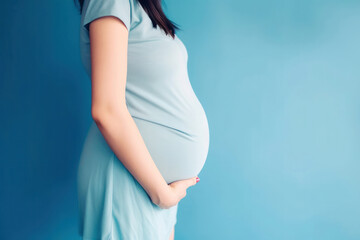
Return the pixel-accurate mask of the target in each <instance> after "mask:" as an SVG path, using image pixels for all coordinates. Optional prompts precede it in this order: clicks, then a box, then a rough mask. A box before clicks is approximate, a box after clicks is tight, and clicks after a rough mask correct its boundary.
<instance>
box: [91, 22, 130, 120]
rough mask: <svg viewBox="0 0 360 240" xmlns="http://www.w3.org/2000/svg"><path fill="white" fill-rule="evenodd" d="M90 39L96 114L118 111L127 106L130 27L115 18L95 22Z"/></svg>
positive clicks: (93, 109) (93, 106)
mask: <svg viewBox="0 0 360 240" xmlns="http://www.w3.org/2000/svg"><path fill="white" fill-rule="evenodd" d="M89 36H90V54H91V98H92V112H93V113H94V112H96V111H97V110H98V111H99V110H101V111H103V110H106V111H107V110H109V111H118V110H119V109H120V108H122V107H124V106H126V102H125V101H126V100H125V89H126V76H127V46H128V31H127V28H126V26H125V25H124V24H123V23H122V22H121V21H120V20H119V19H117V18H115V17H113V16H108V17H102V18H98V19H96V20H95V21H93V22H91V24H90V26H89ZM93 115H95V114H93Z"/></svg>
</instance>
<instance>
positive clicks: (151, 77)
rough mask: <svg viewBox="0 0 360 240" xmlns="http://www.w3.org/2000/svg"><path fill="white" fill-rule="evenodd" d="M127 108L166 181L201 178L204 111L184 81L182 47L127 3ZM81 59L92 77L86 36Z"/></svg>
mask: <svg viewBox="0 0 360 240" xmlns="http://www.w3.org/2000/svg"><path fill="white" fill-rule="evenodd" d="M131 3H132V4H133V6H132V19H131V28H130V31H129V38H128V58H127V59H128V66H127V67H128V69H127V80H126V104H127V106H128V110H129V112H130V114H131V116H132V117H133V119H134V121H135V122H136V124H137V126H138V128H139V131H140V133H141V135H142V137H143V139H144V141H145V143H146V146H147V148H148V150H149V152H150V154H151V156H152V158H153V160H154V162H155V163H156V165H157V166H158V168H159V170H160V172H161V173H162V175H163V176H164V178H165V180H166V181H167V182H168V183H169V182H172V181H175V180H180V179H185V178H190V177H193V176H196V175H198V174H199V173H200V171H201V169H202V168H203V165H204V163H205V161H206V158H207V154H208V148H209V126H208V121H207V118H206V114H205V111H204V109H203V107H202V105H201V103H200V102H199V100H198V98H197V97H196V95H195V93H194V91H193V88H192V86H191V83H190V81H189V77H188V71H187V61H188V53H187V50H186V47H185V45H184V44H183V42H182V41H181V40H180V39H179V38H178V37H177V36H176V37H175V39H173V38H172V37H171V36H170V35H165V33H164V32H163V31H162V30H161V29H160V28H159V27H157V28H153V27H152V23H151V20H150V18H149V17H148V15H147V14H146V12H145V11H144V9H143V8H142V7H141V5H140V4H139V3H138V2H137V1H135V0H134V1H131ZM80 47H81V53H82V55H81V56H82V60H83V64H84V66H85V69H86V71H87V73H88V75H89V76H91V66H90V45H89V40H88V32H87V30H86V29H82V31H81V46H80Z"/></svg>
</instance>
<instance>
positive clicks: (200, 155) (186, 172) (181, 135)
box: [133, 116, 209, 183]
mask: <svg viewBox="0 0 360 240" xmlns="http://www.w3.org/2000/svg"><path fill="white" fill-rule="evenodd" d="M133 119H134V121H135V123H136V125H137V127H138V129H139V131H140V133H141V135H142V137H143V139H144V142H145V144H146V147H147V148H148V150H149V152H150V155H151V157H152V159H153V161H154V162H155V164H156V166H157V167H158V169H159V171H160V172H161V174H162V176H163V177H164V179H165V181H166V182H167V183H171V182H173V181H177V180H181V179H187V178H191V177H195V176H197V175H198V174H199V173H200V171H201V170H202V168H203V166H204V164H205V161H206V158H207V154H208V148H209V132H208V127H207V126H208V125H207V121H206V120H205V119H204V121H203V122H202V123H201V126H199V131H198V132H197V133H196V135H195V134H189V133H186V132H183V131H180V130H178V129H174V128H171V127H168V126H164V125H161V124H157V123H154V122H151V121H147V120H144V119H141V118H137V117H134V116H133ZM197 124H199V123H197Z"/></svg>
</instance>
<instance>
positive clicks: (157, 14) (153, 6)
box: [74, 0, 180, 38]
mask: <svg viewBox="0 0 360 240" xmlns="http://www.w3.org/2000/svg"><path fill="white" fill-rule="evenodd" d="M74 1H75V2H78V3H79V5H80V14H81V13H82V10H83V5H84V0H74ZM97 1H101V0H97ZM135 1H138V2H139V3H140V4H141V6H142V7H143V9H144V10H145V12H146V13H147V14H148V16H149V17H150V19H151V22H152V24H153V27H154V28H156V26H157V25H158V26H159V27H160V28H161V29H163V30H164V32H165V33H166V34H170V35H171V36H172V37H173V38H175V29H178V30H180V29H179V27H178V26H176V25H177V24H175V23H174V22H172V21H171V20H169V19H168V18H167V17H166V16H165V13H164V12H163V10H162V6H161V0H135Z"/></svg>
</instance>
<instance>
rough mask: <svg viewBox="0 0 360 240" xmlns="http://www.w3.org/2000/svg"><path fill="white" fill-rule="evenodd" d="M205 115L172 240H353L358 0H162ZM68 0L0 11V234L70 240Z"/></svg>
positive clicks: (72, 138) (75, 64)
mask: <svg viewBox="0 0 360 240" xmlns="http://www.w3.org/2000/svg"><path fill="white" fill-rule="evenodd" d="M164 10H165V12H167V14H168V17H169V18H170V19H172V20H173V21H174V22H176V23H178V24H179V25H180V27H181V28H182V29H183V31H180V32H178V36H179V37H180V38H181V39H182V40H183V42H184V44H185V45H186V47H187V49H188V54H189V65H188V66H189V77H190V80H191V83H192V86H193V88H194V91H195V92H196V93H197V96H198V98H199V100H200V101H201V103H202V104H203V107H204V109H205V111H206V113H207V116H208V121H209V126H210V149H209V155H208V159H207V162H206V164H205V166H204V168H203V171H202V172H201V173H200V174H199V177H200V178H201V180H200V182H199V183H198V184H197V185H196V186H194V187H192V188H189V190H188V195H187V197H186V198H185V199H183V200H182V201H181V202H180V205H179V213H178V223H177V225H176V228H175V239H177V240H191V239H200V240H202V239H207V240H218V239H250V240H282V239H283V240H289V239H291V240H309V239H314V240H322V239H324V240H332V239H336V240H340V239H341V240H350V239H351V240H352V239H360V204H359V203H360V187H359V183H360V174H359V172H360V163H359V162H360V64H359V63H360V27H359V26H360V14H359V12H360V1H355V0H354V1H351V0H342V1H340V0H337V1H334V0H311V1H310V0H302V1H295V0H286V1H285V0H272V1H265V0H255V1H235V0H233V1H230V0H222V1H216V0H206V1H205V0H203V1H192V0H182V1H169V0H168V1H166V4H165V5H164ZM79 21H80V16H79V15H78V12H77V9H76V7H75V5H74V4H73V2H72V0H69V1H63V0H54V1H47V0H33V1H19V0H12V1H6V2H3V3H2V7H1V8H0V29H1V38H0V46H1V51H0V60H1V64H0V114H1V117H0V124H1V135H0V143H1V144H0V158H1V162H0V163H1V165H0V187H1V191H0V212H1V218H0V239H6V240H12V239H22V240H23V239H38V240H45V239H46V240H48V239H56V240H57V239H67V240H68V239H79V237H78V236H77V216H78V215H77V214H78V213H77V210H78V209H77V195H76V170H77V165H78V161H79V156H80V151H81V146H82V144H83V141H84V139H85V136H86V131H87V130H88V127H89V126H90V123H91V116H90V100H91V99H90V81H89V79H88V77H87V75H86V73H85V70H84V69H83V66H82V64H81V61H80V52H79V36H78V27H79Z"/></svg>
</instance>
